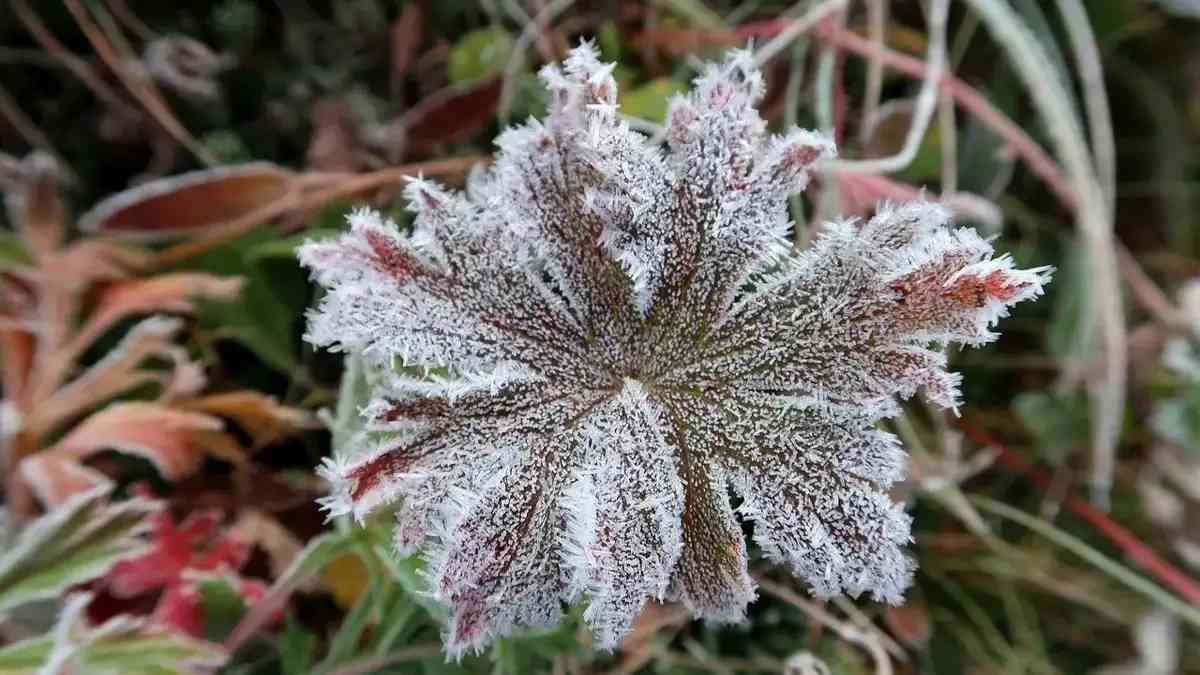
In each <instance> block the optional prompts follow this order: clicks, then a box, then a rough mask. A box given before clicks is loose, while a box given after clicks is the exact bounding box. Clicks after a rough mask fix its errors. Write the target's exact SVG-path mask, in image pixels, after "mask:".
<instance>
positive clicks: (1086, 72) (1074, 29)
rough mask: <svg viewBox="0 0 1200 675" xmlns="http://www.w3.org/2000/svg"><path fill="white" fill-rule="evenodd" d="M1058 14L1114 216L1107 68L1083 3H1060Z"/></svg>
mask: <svg viewBox="0 0 1200 675" xmlns="http://www.w3.org/2000/svg"><path fill="white" fill-rule="evenodd" d="M1058 11H1059V13H1060V14H1062V17H1063V23H1064V24H1065V25H1066V28H1067V37H1068V38H1069V39H1070V40H1071V50H1072V51H1073V52H1074V54H1075V64H1076V65H1077V66H1078V67H1079V85H1080V87H1081V88H1082V89H1083V105H1084V113H1085V114H1086V115H1087V119H1088V132H1089V135H1090V136H1091V141H1092V159H1093V160H1094V161H1095V163H1096V172H1097V173H1098V174H1099V178H1100V186H1101V187H1102V188H1103V189H1104V196H1105V198H1106V200H1107V204H1108V210H1109V212H1110V213H1113V212H1115V209H1116V201H1117V150H1116V141H1114V140H1113V127H1112V115H1111V113H1110V111H1109V107H1108V91H1107V90H1106V89H1105V87H1104V67H1103V65H1102V64H1101V62H1100V49H1099V48H1098V47H1097V46H1096V36H1095V34H1094V33H1093V32H1092V26H1091V24H1090V23H1089V22H1088V16H1087V10H1086V9H1084V7H1083V3H1082V2H1081V1H1080V0H1058Z"/></svg>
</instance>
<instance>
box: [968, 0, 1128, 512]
mask: <svg viewBox="0 0 1200 675" xmlns="http://www.w3.org/2000/svg"><path fill="white" fill-rule="evenodd" d="M966 2H967V4H968V5H970V6H971V8H972V9H974V10H975V12H976V13H978V14H979V17H980V18H981V19H982V20H983V23H984V24H985V25H986V26H987V27H988V29H989V30H990V31H991V33H992V36H993V38H994V39H995V40H996V42H997V43H998V44H999V45H1000V46H1001V47H1003V48H1004V50H1005V52H1006V53H1007V54H1008V57H1009V59H1010V60H1011V61H1012V64H1013V66H1014V67H1015V68H1016V71H1017V75H1018V76H1019V77H1020V78H1021V81H1022V83H1023V84H1024V85H1025V88H1026V89H1027V90H1028V91H1029V93H1030V100H1031V101H1032V102H1033V105H1034V106H1035V107H1036V108H1037V110H1038V113H1039V114H1040V115H1041V117H1042V118H1043V120H1044V121H1045V124H1046V128H1047V130H1048V132H1049V134H1050V137H1051V140H1052V141H1053V142H1054V145H1055V147H1056V149H1057V151H1058V155H1059V159H1060V161H1061V162H1062V163H1063V166H1064V168H1065V169H1066V174H1067V179H1068V181H1069V182H1070V185H1071V188H1072V190H1073V192H1074V193H1075V207H1076V211H1075V213H1076V223H1077V225H1078V227H1079V230H1080V233H1081V234H1082V235H1083V239H1084V244H1085V246H1086V248H1087V253H1088V260H1089V263H1090V269H1091V272H1092V280H1091V284H1089V289H1090V291H1091V298H1090V303H1089V307H1090V310H1091V312H1092V315H1091V316H1090V317H1089V321H1090V322H1091V324H1092V326H1093V327H1095V328H1098V329H1099V332H1100V338H1101V345H1102V354H1103V361H1102V362H1101V363H1100V369H1099V373H1098V374H1097V375H1096V376H1095V379H1094V380H1093V381H1092V382H1091V383H1090V386H1089V389H1090V392H1089V394H1090V397H1091V400H1092V411H1093V414H1092V418H1093V419H1092V470H1091V487H1092V501H1093V502H1095V503H1096V504H1097V505H1099V506H1101V507H1107V505H1108V500H1109V492H1110V490H1111V487H1112V475H1113V470H1114V468H1115V465H1116V449H1117V441H1118V439H1119V436H1120V432H1121V421H1122V419H1123V417H1124V408H1125V382H1126V377H1127V374H1126V365H1127V363H1126V361H1127V357H1126V351H1125V324H1124V310H1123V307H1122V302H1121V286H1120V282H1119V279H1118V276H1117V269H1118V266H1117V254H1116V244H1115V242H1114V237H1113V232H1112V210H1111V209H1110V208H1109V206H1108V199H1107V197H1106V195H1105V193H1104V188H1103V186H1102V185H1101V184H1100V179H1099V177H1098V175H1097V171H1096V167H1095V166H1094V165H1093V163H1092V157H1091V153H1090V152H1089V150H1088V146H1087V141H1086V139H1085V137H1084V133H1083V129H1082V128H1081V126H1080V123H1079V119H1078V118H1077V117H1076V115H1075V111H1074V110H1073V109H1072V107H1071V104H1070V101H1071V97H1070V95H1069V93H1068V91H1067V89H1066V85H1065V84H1064V83H1063V82H1060V81H1059V80H1058V79H1057V77H1056V76H1055V75H1054V73H1055V72H1056V71H1055V69H1054V65H1053V64H1052V63H1051V62H1050V60H1049V57H1047V56H1046V53H1045V50H1043V48H1042V46H1041V44H1040V43H1039V42H1038V41H1037V39H1036V38H1035V37H1034V36H1033V35H1032V34H1031V33H1030V31H1029V28H1028V27H1027V26H1026V25H1025V24H1024V23H1023V22H1022V21H1021V19H1020V17H1019V16H1018V15H1017V14H1016V12H1015V11H1014V10H1013V8H1012V7H1011V6H1010V5H1009V4H1008V3H1007V2H1004V1H1003V0H966Z"/></svg>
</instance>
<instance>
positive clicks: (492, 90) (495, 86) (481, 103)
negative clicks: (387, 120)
mask: <svg viewBox="0 0 1200 675" xmlns="http://www.w3.org/2000/svg"><path fill="white" fill-rule="evenodd" d="M500 88H501V79H500V78H499V77H493V78H491V79H489V80H485V81H483V82H481V83H478V84H474V85H471V86H469V87H447V88H446V89H442V90H440V91H437V92H434V93H432V94H430V95H429V96H426V97H425V98H424V99H422V100H421V102H420V103H418V104H417V105H415V106H413V108H412V109H411V110H409V111H408V112H406V113H405V114H404V116H403V117H401V118H400V119H399V120H398V122H396V123H398V124H399V125H400V127H401V129H402V130H403V133H404V138H405V140H406V142H407V143H408V147H410V148H413V149H416V150H428V149H429V148H430V147H432V146H434V145H438V144H440V143H448V142H450V141H454V140H459V139H462V138H465V137H467V136H470V135H471V134H474V133H475V132H477V131H479V130H480V129H483V128H484V127H486V126H487V125H488V123H489V122H491V120H492V116H493V115H495V113H496V105H497V104H498V103H499V102H500Z"/></svg>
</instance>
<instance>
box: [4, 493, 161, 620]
mask: <svg viewBox="0 0 1200 675" xmlns="http://www.w3.org/2000/svg"><path fill="white" fill-rule="evenodd" d="M156 508H157V507H156V505H155V504H154V503H153V502H150V501H147V500H145V499H140V498H137V499H129V500H126V501H123V502H116V503H112V502H109V501H108V497H107V491H105V490H93V491H91V492H87V493H84V494H79V495H76V496H75V497H73V498H71V499H69V500H67V501H66V502H65V503H63V504H62V505H61V506H59V507H58V508H56V509H54V510H52V511H50V512H49V513H47V514H46V515H44V516H42V517H41V518H38V519H37V520H35V521H34V522H32V523H30V524H29V526H27V527H26V528H25V529H24V530H23V531H22V532H21V534H20V535H19V536H18V537H17V540H16V542H15V543H13V544H12V546H11V547H10V548H9V549H8V551H7V552H6V553H5V554H4V556H3V557H0V614H3V613H4V612H5V611H7V610H10V609H12V608H13V607H16V606H17V605H21V604H23V603H26V602H31V601H33V600H40V599H44V598H52V597H57V596H58V595H60V594H61V593H63V592H64V591H66V590H67V589H68V588H70V587H72V586H74V585H76V584H80V583H83V582H85V581H89V580H91V579H94V578H96V577H98V576H101V575H103V574H104V573H105V572H107V571H108V570H109V569H110V568H112V567H113V565H116V564H117V563H118V562H119V561H121V560H124V559H126V558H130V557H133V556H137V555H140V554H141V553H142V551H143V550H144V548H145V542H144V541H143V540H142V539H141V536H142V535H143V534H145V533H146V532H147V531H148V530H149V529H150V521H149V516H150V514H151V513H153V512H154V511H155V510H156Z"/></svg>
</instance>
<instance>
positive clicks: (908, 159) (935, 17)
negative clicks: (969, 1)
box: [830, 0, 950, 173]
mask: <svg viewBox="0 0 1200 675" xmlns="http://www.w3.org/2000/svg"><path fill="white" fill-rule="evenodd" d="M949 12H950V0H933V2H932V3H931V6H930V8H929V49H928V52H927V56H926V59H925V60H926V64H927V66H926V70H925V77H924V79H923V80H922V81H921V91H920V92H919V93H918V94H917V102H916V105H915V107H914V110H913V119H912V125H910V126H909V128H908V134H907V135H905V137H904V146H903V147H901V148H900V151H899V152H897V153H896V154H894V155H892V156H891V157H879V158H874V159H862V160H837V161H834V162H831V163H830V164H831V168H833V169H834V170H837V171H847V172H854V173H890V172H893V171H902V170H904V169H905V168H907V167H908V165H910V164H912V162H913V160H914V159H916V156H917V151H918V150H919V149H920V148H921V140H922V139H924V138H925V132H926V131H928V130H929V123H930V122H931V121H933V113H934V111H935V110H936V109H937V101H938V83H939V82H941V80H942V74H943V73H944V72H945V70H946V19H947V15H948V14H949ZM875 62H877V61H873V63H875Z"/></svg>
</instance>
